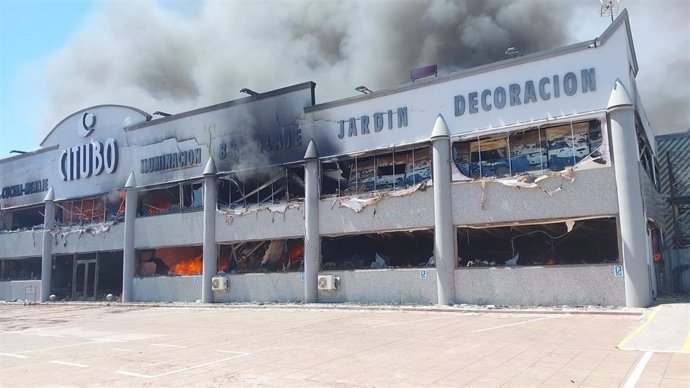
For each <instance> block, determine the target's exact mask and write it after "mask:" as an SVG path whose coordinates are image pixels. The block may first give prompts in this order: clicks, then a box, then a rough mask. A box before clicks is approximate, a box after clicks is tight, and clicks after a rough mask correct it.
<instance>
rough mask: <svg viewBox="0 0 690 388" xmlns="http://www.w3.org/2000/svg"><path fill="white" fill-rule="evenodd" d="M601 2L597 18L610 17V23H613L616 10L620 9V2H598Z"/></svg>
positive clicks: (612, 0)
mask: <svg viewBox="0 0 690 388" xmlns="http://www.w3.org/2000/svg"><path fill="white" fill-rule="evenodd" d="M599 1H600V2H601V10H600V11H599V16H601V17H604V16H606V15H611V23H613V18H614V17H615V16H616V15H618V10H619V9H620V2H621V1H620V0H599Z"/></svg>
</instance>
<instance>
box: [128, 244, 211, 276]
mask: <svg viewBox="0 0 690 388" xmlns="http://www.w3.org/2000/svg"><path fill="white" fill-rule="evenodd" d="M137 259H138V265H137V275H138V276H144V277H145V276H166V275H201V273H202V272H203V268H204V267H203V249H202V247H201V246H188V247H166V248H153V249H141V250H139V251H137Z"/></svg>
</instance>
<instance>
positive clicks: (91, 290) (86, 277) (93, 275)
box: [72, 259, 98, 300]
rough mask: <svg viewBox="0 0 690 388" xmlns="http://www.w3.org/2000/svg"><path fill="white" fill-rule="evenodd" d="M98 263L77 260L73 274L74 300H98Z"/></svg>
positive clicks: (93, 260) (92, 260)
mask: <svg viewBox="0 0 690 388" xmlns="http://www.w3.org/2000/svg"><path fill="white" fill-rule="evenodd" d="M97 288H98V261H97V260H96V259H86V260H77V261H76V262H75V265H74V271H73V272H72V300H96V290H97Z"/></svg>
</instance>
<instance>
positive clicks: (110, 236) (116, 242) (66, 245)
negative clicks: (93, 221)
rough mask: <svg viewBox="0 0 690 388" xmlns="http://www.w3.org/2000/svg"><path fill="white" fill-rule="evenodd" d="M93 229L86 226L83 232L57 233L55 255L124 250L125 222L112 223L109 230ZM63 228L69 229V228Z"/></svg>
mask: <svg viewBox="0 0 690 388" xmlns="http://www.w3.org/2000/svg"><path fill="white" fill-rule="evenodd" d="M93 229H97V228H93ZM93 229H91V228H89V227H85V228H84V230H85V231H84V232H83V233H80V232H60V231H59V232H58V233H57V234H56V235H55V240H54V241H55V242H54V245H53V255H60V254H65V253H82V252H96V251H114V250H122V247H123V244H124V229H125V228H124V224H115V225H111V226H110V227H109V229H108V230H107V231H100V232H97V233H94V232H92V231H90V230H93ZM63 230H65V231H67V230H69V229H63ZM74 230H76V229H74Z"/></svg>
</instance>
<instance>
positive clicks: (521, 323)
mask: <svg viewBox="0 0 690 388" xmlns="http://www.w3.org/2000/svg"><path fill="white" fill-rule="evenodd" d="M553 318H555V317H544V318H536V319H529V320H527V321H522V322H516V323H511V324H508V325H501V326H494V327H487V328H486V329H479V330H474V331H471V332H470V333H472V334H474V333H482V332H485V331H489V330H496V329H502V328H504V327H511V326H517V325H524V324H526V323H530V322H537V321H543V320H545V319H553Z"/></svg>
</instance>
